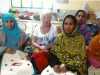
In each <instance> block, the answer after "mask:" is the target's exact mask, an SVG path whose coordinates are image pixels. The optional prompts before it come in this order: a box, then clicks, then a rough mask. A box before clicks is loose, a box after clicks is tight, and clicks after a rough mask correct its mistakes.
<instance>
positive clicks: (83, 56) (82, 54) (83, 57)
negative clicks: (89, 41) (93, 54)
mask: <svg viewBox="0 0 100 75" xmlns="http://www.w3.org/2000/svg"><path fill="white" fill-rule="evenodd" d="M79 51H80V57H81V60H82V61H84V60H86V58H87V57H86V50H85V40H84V38H83V37H82V36H81V39H80V46H79Z"/></svg>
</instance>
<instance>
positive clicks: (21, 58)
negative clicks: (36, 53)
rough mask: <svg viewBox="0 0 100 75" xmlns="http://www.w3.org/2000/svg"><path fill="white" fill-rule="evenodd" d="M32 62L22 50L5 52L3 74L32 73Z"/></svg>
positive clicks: (28, 74)
mask: <svg viewBox="0 0 100 75" xmlns="http://www.w3.org/2000/svg"><path fill="white" fill-rule="evenodd" d="M32 73H34V70H33V67H32V64H31V62H30V61H28V60H27V59H26V57H25V54H24V53H23V52H21V51H16V53H15V54H8V53H5V54H4V56H3V60H2V65H1V75H32Z"/></svg>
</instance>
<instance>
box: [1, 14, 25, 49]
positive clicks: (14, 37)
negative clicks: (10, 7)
mask: <svg viewBox="0 0 100 75" xmlns="http://www.w3.org/2000/svg"><path fill="white" fill-rule="evenodd" d="M2 22H3V32H4V34H5V45H4V46H6V47H7V48H13V49H19V48H20V47H21V46H22V45H23V44H24V40H25V39H24V38H25V35H24V33H23V32H22V31H21V29H20V28H19V27H18V24H17V22H16V19H15V17H14V16H13V15H11V14H4V15H3V16H2Z"/></svg>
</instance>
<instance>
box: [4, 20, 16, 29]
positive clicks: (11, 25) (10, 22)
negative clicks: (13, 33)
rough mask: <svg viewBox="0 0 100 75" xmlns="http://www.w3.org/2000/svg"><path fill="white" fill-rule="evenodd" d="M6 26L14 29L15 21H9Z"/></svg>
mask: <svg viewBox="0 0 100 75" xmlns="http://www.w3.org/2000/svg"><path fill="white" fill-rule="evenodd" d="M6 26H7V28H8V29H12V28H13V26H14V22H13V20H8V21H7V23H6Z"/></svg>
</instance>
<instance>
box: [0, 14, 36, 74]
mask: <svg viewBox="0 0 100 75" xmlns="http://www.w3.org/2000/svg"><path fill="white" fill-rule="evenodd" d="M2 22H3V32H4V36H5V43H4V46H5V47H6V49H4V53H3V55H2V56H3V57H2V63H0V64H1V75H32V74H34V70H33V67H32V64H31V62H30V61H29V60H27V58H26V55H27V54H26V53H24V52H22V51H20V50H19V48H20V47H21V46H22V45H23V44H24V40H25V39H24V38H25V36H24V33H23V32H22V31H21V30H20V28H19V27H18V24H17V22H16V20H15V17H14V16H13V15H11V14H4V15H3V16H2Z"/></svg>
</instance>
